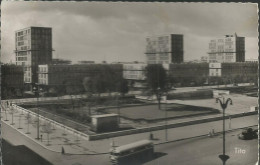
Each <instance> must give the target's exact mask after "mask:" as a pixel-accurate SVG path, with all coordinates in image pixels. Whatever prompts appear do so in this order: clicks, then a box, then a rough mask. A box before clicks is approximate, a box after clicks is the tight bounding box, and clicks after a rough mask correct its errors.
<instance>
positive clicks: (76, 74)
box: [38, 64, 123, 89]
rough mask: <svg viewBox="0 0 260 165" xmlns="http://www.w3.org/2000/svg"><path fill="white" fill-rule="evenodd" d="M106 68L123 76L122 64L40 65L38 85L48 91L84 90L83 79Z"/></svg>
mask: <svg viewBox="0 0 260 165" xmlns="http://www.w3.org/2000/svg"><path fill="white" fill-rule="evenodd" d="M105 66H109V67H110V68H111V69H112V71H113V72H115V73H118V74H119V76H122V70H123V69H122V65H121V64H82V65H79V64H75V65H39V68H38V84H39V85H40V86H42V87H44V88H46V89H49V88H51V87H59V88H62V87H63V88H64V87H66V86H74V87H77V88H83V79H84V78H85V77H94V76H95V75H96V74H97V73H99V72H101V71H102V67H103V68H104V67H105Z"/></svg>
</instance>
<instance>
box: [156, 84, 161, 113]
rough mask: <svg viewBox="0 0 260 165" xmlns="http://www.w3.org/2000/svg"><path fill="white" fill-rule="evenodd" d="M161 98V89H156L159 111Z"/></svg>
mask: <svg viewBox="0 0 260 165" xmlns="http://www.w3.org/2000/svg"><path fill="white" fill-rule="evenodd" d="M161 97H162V91H161V88H160V87H158V88H157V99H158V107H159V110H160V109H161Z"/></svg>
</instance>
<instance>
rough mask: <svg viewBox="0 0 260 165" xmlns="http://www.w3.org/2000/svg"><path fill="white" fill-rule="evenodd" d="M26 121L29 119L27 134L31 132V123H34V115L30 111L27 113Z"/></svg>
mask: <svg viewBox="0 0 260 165" xmlns="http://www.w3.org/2000/svg"><path fill="white" fill-rule="evenodd" d="M25 118H26V121H27V132H26V134H30V131H29V129H30V124H31V123H32V116H31V115H30V113H27V115H26V116H25Z"/></svg>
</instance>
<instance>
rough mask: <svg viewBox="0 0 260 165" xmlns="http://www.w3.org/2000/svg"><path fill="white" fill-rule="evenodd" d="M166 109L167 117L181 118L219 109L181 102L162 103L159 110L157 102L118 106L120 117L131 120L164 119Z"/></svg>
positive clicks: (214, 111) (209, 112)
mask: <svg viewBox="0 0 260 165" xmlns="http://www.w3.org/2000/svg"><path fill="white" fill-rule="evenodd" d="M166 109H167V111H166V112H167V118H181V117H189V116H194V115H206V114H212V113H219V110H217V109H213V108H206V107H198V106H190V105H182V104H167V105H166V104H162V105H161V110H159V109H158V105H157V104H153V105H144V106H134V107H124V108H120V115H121V117H124V118H127V119H132V120H147V121H156V120H162V119H165V110H166ZM117 111H118V110H117V109H116V108H112V109H106V110H103V112H105V113H117Z"/></svg>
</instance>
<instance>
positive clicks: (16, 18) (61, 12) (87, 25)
mask: <svg viewBox="0 0 260 165" xmlns="http://www.w3.org/2000/svg"><path fill="white" fill-rule="evenodd" d="M1 10H2V11H1V12H2V13H1V24H2V27H1V28H2V29H1V37H2V38H1V42H2V43H1V44H2V46H1V48H2V49H1V61H2V62H4V63H7V62H9V61H10V60H12V61H13V62H14V61H15V54H14V49H15V31H16V30H19V29H23V28H26V27H30V26H42V27H51V28H52V34H53V49H54V50H55V51H54V52H53V58H62V59H68V60H72V61H73V62H74V63H75V62H77V61H82V60H86V61H96V62H101V61H107V62H118V61H119V62H132V61H140V62H145V59H146V58H145V54H144V53H145V46H146V41H145V39H146V37H148V36H153V35H162V34H183V35H184V60H185V61H189V60H195V59H200V57H201V56H207V51H208V44H209V41H210V40H211V39H215V38H219V37H223V36H224V35H226V34H231V35H232V34H234V33H237V35H238V36H242V37H245V44H246V45H245V49H246V59H257V58H258V31H257V28H258V14H257V4H252V3H244V4H243V3H162V2H158V3H156V2H153V3H145V2H46V1H36V2H30V1H27V2H25V1H3V2H2V4H1Z"/></svg>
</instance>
